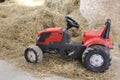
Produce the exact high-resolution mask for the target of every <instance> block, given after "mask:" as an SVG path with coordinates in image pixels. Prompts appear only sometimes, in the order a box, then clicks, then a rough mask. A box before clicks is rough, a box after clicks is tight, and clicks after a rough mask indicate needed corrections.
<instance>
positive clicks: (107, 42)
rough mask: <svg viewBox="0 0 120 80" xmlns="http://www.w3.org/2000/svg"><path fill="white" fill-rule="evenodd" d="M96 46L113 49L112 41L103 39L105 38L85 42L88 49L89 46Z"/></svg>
mask: <svg viewBox="0 0 120 80" xmlns="http://www.w3.org/2000/svg"><path fill="white" fill-rule="evenodd" d="M95 44H97V45H103V46H107V47H109V48H113V45H112V42H111V39H103V38H99V37H97V38H92V39H89V40H88V41H86V42H84V46H86V47H89V46H92V45H95Z"/></svg>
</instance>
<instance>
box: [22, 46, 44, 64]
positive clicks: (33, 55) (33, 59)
mask: <svg viewBox="0 0 120 80" xmlns="http://www.w3.org/2000/svg"><path fill="white" fill-rule="evenodd" d="M24 57H25V59H26V61H27V62H29V63H40V62H41V61H42V59H43V52H42V50H41V49H40V48H39V47H38V46H36V45H31V46H29V47H28V48H26V50H25V53H24Z"/></svg>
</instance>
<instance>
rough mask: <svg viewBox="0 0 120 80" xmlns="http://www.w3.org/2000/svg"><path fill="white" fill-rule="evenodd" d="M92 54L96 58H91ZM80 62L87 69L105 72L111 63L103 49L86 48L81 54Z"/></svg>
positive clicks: (109, 57)
mask: <svg viewBox="0 0 120 80" xmlns="http://www.w3.org/2000/svg"><path fill="white" fill-rule="evenodd" d="M93 56H96V58H97V59H96V58H95V57H94V58H93ZM98 56H99V57H98ZM98 58H99V59H98ZM94 59H95V60H94ZM100 61H101V62H100ZM93 62H94V63H93ZM98 62H99V63H98ZM82 63H83V64H84V66H85V68H86V69H88V70H91V71H95V72H105V71H106V70H107V69H108V68H109V66H110V65H111V56H110V54H109V53H107V52H106V51H104V50H103V49H100V48H87V49H86V50H85V52H84V53H83V55H82Z"/></svg>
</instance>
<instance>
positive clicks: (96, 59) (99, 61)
mask: <svg viewBox="0 0 120 80" xmlns="http://www.w3.org/2000/svg"><path fill="white" fill-rule="evenodd" d="M103 63H104V59H103V57H102V56H101V55H99V54H94V55H92V56H91V57H90V64H91V65H92V66H95V67H100V66H102V65H103Z"/></svg>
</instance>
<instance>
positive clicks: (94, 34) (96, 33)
mask: <svg viewBox="0 0 120 80" xmlns="http://www.w3.org/2000/svg"><path fill="white" fill-rule="evenodd" d="M105 27H106V26H105V25H104V26H103V27H102V29H101V30H100V31H87V32H85V34H84V35H85V36H89V37H99V36H101V35H102V34H103V32H104V29H105Z"/></svg>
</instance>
